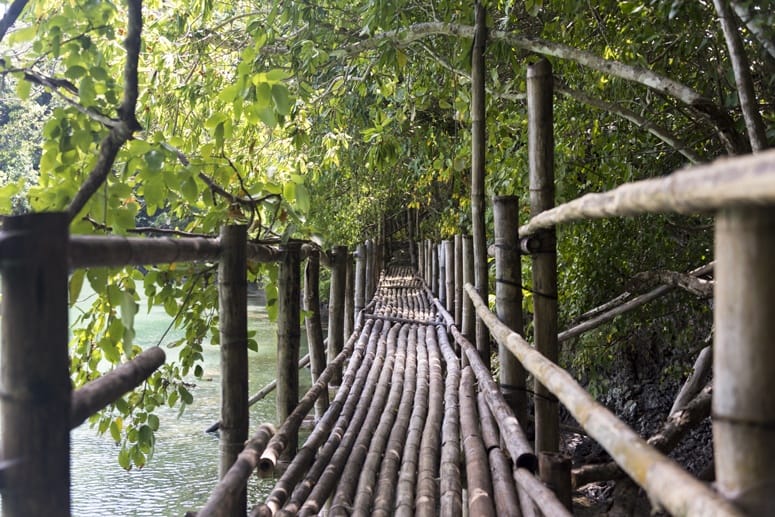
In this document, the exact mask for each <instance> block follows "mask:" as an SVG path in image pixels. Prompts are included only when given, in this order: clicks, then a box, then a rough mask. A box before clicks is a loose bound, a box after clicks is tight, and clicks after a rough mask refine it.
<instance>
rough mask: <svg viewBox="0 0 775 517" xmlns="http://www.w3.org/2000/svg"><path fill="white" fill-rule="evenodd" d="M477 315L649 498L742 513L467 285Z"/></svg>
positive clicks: (685, 510)
mask: <svg viewBox="0 0 775 517" xmlns="http://www.w3.org/2000/svg"><path fill="white" fill-rule="evenodd" d="M465 289H466V292H467V293H468V296H469V297H470V298H471V300H472V302H473V304H474V306H475V307H476V310H477V312H478V313H479V316H480V317H481V318H482V319H483V320H484V321H485V322H486V324H487V326H488V327H489V329H490V332H491V333H492V335H493V336H494V337H495V339H496V340H497V341H498V342H499V343H504V344H505V345H506V347H507V348H508V349H509V350H511V352H512V353H513V354H514V355H516V356H517V359H519V361H520V362H521V363H522V365H523V366H524V367H525V369H526V370H527V371H529V372H530V373H531V374H533V376H535V377H536V378H538V379H539V380H540V381H541V382H542V383H543V384H544V385H545V386H546V387H547V388H548V389H550V390H551V391H552V392H553V393H554V394H555V395H556V396H557V398H558V399H559V400H560V401H561V402H562V403H563V405H564V406H565V407H566V408H567V410H568V412H569V413H570V414H571V415H572V416H573V417H574V418H575V419H576V420H577V421H578V422H579V424H581V426H582V427H583V428H584V430H586V431H587V432H588V433H589V436H591V437H592V438H594V439H595V440H597V441H598V443H600V445H601V446H603V448H605V450H606V451H608V453H609V454H610V455H611V457H612V458H613V459H614V460H615V461H616V462H617V463H618V464H619V465H620V466H621V467H622V469H624V471H625V472H627V474H628V475H629V476H630V477H631V478H632V479H633V481H635V482H636V483H638V484H639V485H640V486H642V487H643V488H644V489H645V490H646V493H648V494H649V497H650V498H651V499H652V500H654V501H657V502H658V503H659V504H661V505H662V506H664V507H665V509H666V510H668V511H669V512H670V513H673V514H675V515H740V516H741V515H743V514H742V513H741V512H740V511H739V510H738V509H737V508H735V507H734V506H733V505H732V504H731V503H729V502H728V501H727V500H726V499H724V498H723V497H722V496H721V495H720V494H718V493H717V492H715V491H714V490H712V489H711V488H710V487H708V486H706V485H704V484H703V483H701V482H700V481H698V480H696V479H695V478H694V477H692V476H691V475H690V474H689V473H688V472H686V471H685V470H683V469H682V468H681V467H680V466H679V465H678V464H677V463H676V462H675V461H673V460H671V459H670V458H667V457H666V456H663V455H662V454H660V453H659V452H657V451H656V450H655V449H654V448H653V447H651V446H650V445H648V444H647V443H646V442H645V440H643V439H642V438H641V437H640V436H638V434H637V433H636V432H634V431H633V430H632V429H630V428H629V427H628V426H627V425H626V424H624V423H623V422H622V421H621V420H619V419H618V418H616V416H614V415H613V414H612V413H611V412H610V411H609V410H608V409H606V408H605V407H603V406H602V405H601V404H599V403H598V402H597V401H595V399H594V398H593V397H592V396H591V395H590V394H589V393H587V392H586V391H585V390H584V388H582V387H581V386H580V385H579V384H578V382H576V380H575V379H573V377H571V376H570V374H568V372H566V371H565V370H563V369H562V368H560V367H559V366H557V365H555V364H554V363H552V362H551V361H549V360H548V359H546V358H545V357H544V356H543V355H542V354H541V353H540V352H538V351H536V350H535V349H533V347H531V346H530V344H529V343H527V342H526V341H525V340H524V339H523V338H522V337H521V336H519V335H518V334H516V333H514V332H512V331H511V330H510V329H509V328H508V327H506V326H505V325H503V324H502V323H501V322H500V321H499V320H498V318H497V316H495V315H494V314H492V313H491V312H490V311H489V310H488V309H487V306H486V305H485V304H484V302H483V301H482V299H481V298H479V295H478V294H477V293H476V289H474V287H473V286H471V285H466V287H465Z"/></svg>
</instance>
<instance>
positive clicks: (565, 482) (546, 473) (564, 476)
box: [538, 452, 573, 511]
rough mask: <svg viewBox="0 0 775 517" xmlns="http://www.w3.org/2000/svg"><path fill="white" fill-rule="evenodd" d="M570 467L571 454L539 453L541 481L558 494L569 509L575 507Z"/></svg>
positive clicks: (558, 497)
mask: <svg viewBox="0 0 775 517" xmlns="http://www.w3.org/2000/svg"><path fill="white" fill-rule="evenodd" d="M570 467H571V460H570V456H568V455H566V454H562V453H559V452H541V453H540V454H539V455H538V472H539V474H540V477H541V481H543V482H544V484H545V485H546V486H548V487H549V488H550V489H551V490H552V491H553V492H554V493H555V494H557V499H559V500H560V502H561V503H562V505H563V506H564V507H565V508H567V509H568V511H570V510H572V509H573V497H572V495H573V490H572V489H571V476H570Z"/></svg>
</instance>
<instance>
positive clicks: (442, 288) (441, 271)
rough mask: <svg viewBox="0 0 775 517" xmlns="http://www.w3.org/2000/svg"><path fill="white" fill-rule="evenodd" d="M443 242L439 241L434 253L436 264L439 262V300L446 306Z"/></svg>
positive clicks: (445, 262)
mask: <svg viewBox="0 0 775 517" xmlns="http://www.w3.org/2000/svg"><path fill="white" fill-rule="evenodd" d="M444 242H445V241H441V242H440V243H438V244H437V245H436V253H437V254H438V256H439V258H438V262H439V278H438V282H439V288H438V291H439V300H441V303H443V304H444V305H445V306H446V305H447V261H446V258H447V257H446V255H445V253H444Z"/></svg>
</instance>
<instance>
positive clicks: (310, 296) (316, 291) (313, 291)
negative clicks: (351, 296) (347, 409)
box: [304, 252, 328, 420]
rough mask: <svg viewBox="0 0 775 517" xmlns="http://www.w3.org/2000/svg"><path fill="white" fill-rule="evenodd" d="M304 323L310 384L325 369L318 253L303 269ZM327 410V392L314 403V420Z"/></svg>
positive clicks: (314, 254) (310, 257)
mask: <svg viewBox="0 0 775 517" xmlns="http://www.w3.org/2000/svg"><path fill="white" fill-rule="evenodd" d="M304 314H305V316H304V323H305V325H306V328H307V348H308V349H309V364H310V368H309V369H310V375H311V377H312V384H315V382H317V380H318V377H319V376H320V372H322V371H323V370H324V369H325V368H326V346H325V344H324V343H323V325H322V323H321V318H320V252H316V253H312V254H311V255H310V256H309V257H308V258H307V265H306V266H305V268H304ZM326 409H328V390H326V391H325V392H323V393H321V395H320V397H318V399H317V400H316V401H315V419H316V420H318V419H320V417H322V416H323V413H325V412H326Z"/></svg>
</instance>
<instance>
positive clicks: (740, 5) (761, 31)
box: [730, 0, 775, 58]
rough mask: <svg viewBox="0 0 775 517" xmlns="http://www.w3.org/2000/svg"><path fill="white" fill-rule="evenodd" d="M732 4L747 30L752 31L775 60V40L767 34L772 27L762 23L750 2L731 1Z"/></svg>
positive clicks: (763, 11)
mask: <svg viewBox="0 0 775 517" xmlns="http://www.w3.org/2000/svg"><path fill="white" fill-rule="evenodd" d="M730 3H731V4H732V8H733V9H734V10H735V13H736V14H737V16H738V17H739V18H740V20H741V21H742V22H743V23H744V24H745V26H746V28H747V29H748V30H749V31H751V34H753V35H754V36H755V37H756V39H757V40H759V43H761V45H762V47H764V49H765V50H766V51H767V53H769V54H770V55H771V56H772V57H773V58H775V40H773V39H772V38H771V37H770V36H769V34H767V31H768V29H770V30H771V27H768V26H767V24H765V23H762V20H761V18H758V17H757V16H756V15H755V14H754V13H753V12H752V10H751V7H752V6H751V4H750V3H749V2H739V1H737V0H730ZM762 14H767V10H762ZM757 18H758V19H757Z"/></svg>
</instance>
